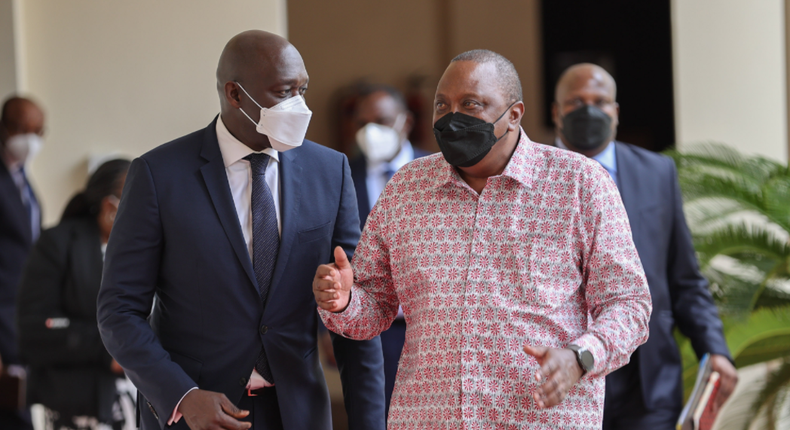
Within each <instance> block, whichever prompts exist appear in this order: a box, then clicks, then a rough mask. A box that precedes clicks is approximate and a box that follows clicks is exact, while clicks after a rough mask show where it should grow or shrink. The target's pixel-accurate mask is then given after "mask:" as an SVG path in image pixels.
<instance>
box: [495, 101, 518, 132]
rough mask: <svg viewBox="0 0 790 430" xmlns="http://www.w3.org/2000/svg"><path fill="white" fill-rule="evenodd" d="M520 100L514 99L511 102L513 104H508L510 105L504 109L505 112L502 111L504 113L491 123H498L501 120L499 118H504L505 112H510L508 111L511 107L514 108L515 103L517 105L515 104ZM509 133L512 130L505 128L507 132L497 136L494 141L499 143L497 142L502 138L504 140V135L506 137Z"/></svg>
mask: <svg viewBox="0 0 790 430" xmlns="http://www.w3.org/2000/svg"><path fill="white" fill-rule="evenodd" d="M518 102H519V101H518V100H516V101H514V102H513V103H511V104H510V106H508V107H507V109H505V111H504V112H502V115H499V118H497V119H496V121H494V122H492V123H491V124H496V123H498V122H499V120H500V119H502V117H503V116H505V114H506V113H508V111H509V110H510V108H512V107H513V105H515V104H516V103H518ZM508 133H510V130H505V132H504V133H502V136H499V137H497V139H496V140H495V141H494V143H497V142H499V141H500V140H502V138H503V137H505V135H507V134H508ZM494 137H496V135H494Z"/></svg>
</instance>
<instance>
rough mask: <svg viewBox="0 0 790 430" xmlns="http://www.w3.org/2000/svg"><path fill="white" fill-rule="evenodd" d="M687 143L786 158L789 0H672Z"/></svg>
mask: <svg viewBox="0 0 790 430" xmlns="http://www.w3.org/2000/svg"><path fill="white" fill-rule="evenodd" d="M672 21H673V30H672V33H673V50H674V68H675V73H674V79H675V115H676V128H677V138H678V142H679V145H680V147H681V148H682V146H683V145H685V144H688V143H692V142H698V141H720V142H725V143H728V144H730V145H733V146H735V147H736V148H738V149H739V150H741V151H743V152H747V153H751V154H760V155H763V156H766V157H771V158H774V159H777V160H780V161H785V162H786V161H787V148H788V146H787V118H788V117H787V87H786V83H787V81H786V79H787V77H786V62H785V41H786V39H785V37H786V35H785V10H784V1H783V0H760V1H743V0H692V1H689V0H673V1H672Z"/></svg>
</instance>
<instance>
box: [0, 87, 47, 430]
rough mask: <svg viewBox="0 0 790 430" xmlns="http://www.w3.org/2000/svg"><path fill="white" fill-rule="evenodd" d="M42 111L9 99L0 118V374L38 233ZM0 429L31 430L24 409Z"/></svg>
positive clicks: (13, 345)
mask: <svg viewBox="0 0 790 430" xmlns="http://www.w3.org/2000/svg"><path fill="white" fill-rule="evenodd" d="M43 134H44V112H43V111H42V110H41V108H39V107H38V106H37V105H36V103H34V102H33V101H32V100H30V99H27V98H23V97H18V96H12V97H9V98H8V99H6V100H5V102H4V103H3V108H2V115H1V116H0V146H1V147H2V161H3V162H2V163H0V372H6V370H8V366H9V365H16V364H18V363H19V356H18V350H17V338H16V328H15V326H14V319H15V314H16V312H15V304H16V295H17V286H18V284H19V278H20V276H21V275H22V267H23V266H24V263H25V259H26V258H27V255H28V253H29V251H30V249H31V247H32V245H33V243H34V242H35V241H36V239H37V238H38V235H39V232H40V231H41V207H40V206H39V204H38V199H37V198H36V194H35V192H34V191H33V188H32V186H31V185H30V182H29V181H28V177H27V173H28V170H27V168H28V166H29V164H30V161H31V160H32V159H33V157H35V155H36V154H37V153H38V151H39V150H40V149H41V146H42V139H41V137H42V136H43ZM0 428H2V429H9V430H17V429H32V428H33V426H32V424H31V422H30V411H29V410H28V409H24V410H21V411H13V412H9V411H5V410H0Z"/></svg>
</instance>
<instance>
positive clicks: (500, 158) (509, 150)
mask: <svg viewBox="0 0 790 430" xmlns="http://www.w3.org/2000/svg"><path fill="white" fill-rule="evenodd" d="M508 134H509V135H508V136H505V137H504V138H503V139H502V140H500V141H499V142H497V144H496V145H494V147H493V148H491V152H489V153H488V155H486V156H485V158H483V159H482V160H480V162H479V163H477V164H475V165H474V166H471V167H468V168H464V167H456V169H455V170H456V171H457V172H458V175H459V176H461V179H463V180H464V182H466V183H467V184H468V185H469V186H470V187H471V188H472V189H473V190H475V191H476V192H477V194H482V193H483V189H484V188H485V186H486V184H487V183H488V178H490V177H492V176H499V175H501V174H502V172H504V171H505V168H506V167H507V165H508V163H509V162H510V158H511V157H513V153H514V152H516V147H517V146H518V141H519V139H520V138H521V134H520V131H519V133H508ZM500 145H502V146H501V147H500Z"/></svg>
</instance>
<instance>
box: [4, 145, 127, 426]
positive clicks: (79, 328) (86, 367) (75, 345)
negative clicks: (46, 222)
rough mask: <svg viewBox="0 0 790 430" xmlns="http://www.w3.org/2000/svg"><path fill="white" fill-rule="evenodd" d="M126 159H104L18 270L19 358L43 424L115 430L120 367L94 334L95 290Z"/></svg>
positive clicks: (119, 416)
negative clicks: (40, 409)
mask: <svg viewBox="0 0 790 430" xmlns="http://www.w3.org/2000/svg"><path fill="white" fill-rule="evenodd" d="M129 164H130V162H129V161H128V160H120V159H119V160H112V161H108V162H106V163H104V164H102V165H101V166H100V167H99V168H98V169H97V170H96V171H95V172H94V173H93V175H91V177H90V179H89V180H88V184H87V186H86V187H85V191H83V192H81V193H78V194H77V195H75V196H74V197H73V198H72V199H71V201H70V202H69V204H68V205H67V206H66V209H65V211H64V213H63V217H62V218H61V220H60V223H59V224H58V225H57V226H56V227H54V228H51V229H49V230H46V231H44V232H42V233H41V237H40V238H39V239H38V242H36V244H35V246H34V247H33V250H32V252H31V253H30V256H29V257H28V261H27V264H26V266H25V270H24V272H23V274H22V282H21V284H20V287H19V293H18V296H17V297H18V299H17V327H18V330H19V347H20V357H21V358H22V361H23V362H24V363H25V364H27V365H29V366H30V368H29V375H28V390H29V392H28V400H29V402H30V403H41V404H43V405H44V406H45V407H46V420H47V424H46V425H47V429H48V430H50V429H51V430H65V429H75V430H83V429H91V430H98V429H120V428H123V424H124V415H125V414H124V413H122V409H123V408H121V403H120V400H121V398H122V397H121V396H119V391H118V387H117V385H116V384H117V383H118V382H120V381H118V380H119V379H121V378H124V373H123V369H122V368H121V367H120V366H119V365H118V363H117V362H116V361H115V360H113V359H112V357H110V355H109V354H108V353H107V351H106V350H105V349H104V345H103V344H102V341H101V338H100V337H99V330H98V328H97V324H96V296H97V295H98V293H99V286H100V284H101V276H102V265H103V262H104V250H105V248H106V246H107V239H108V238H109V236H110V230H111V229H112V225H113V222H114V220H115V214H116V212H117V211H118V203H119V201H120V198H121V190H122V189H123V184H124V182H125V180H126V172H127V171H128V170H129ZM126 402H127V403H128V402H129V400H126ZM127 406H128V405H127ZM127 409H128V408H127ZM130 424H132V425H134V423H130Z"/></svg>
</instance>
